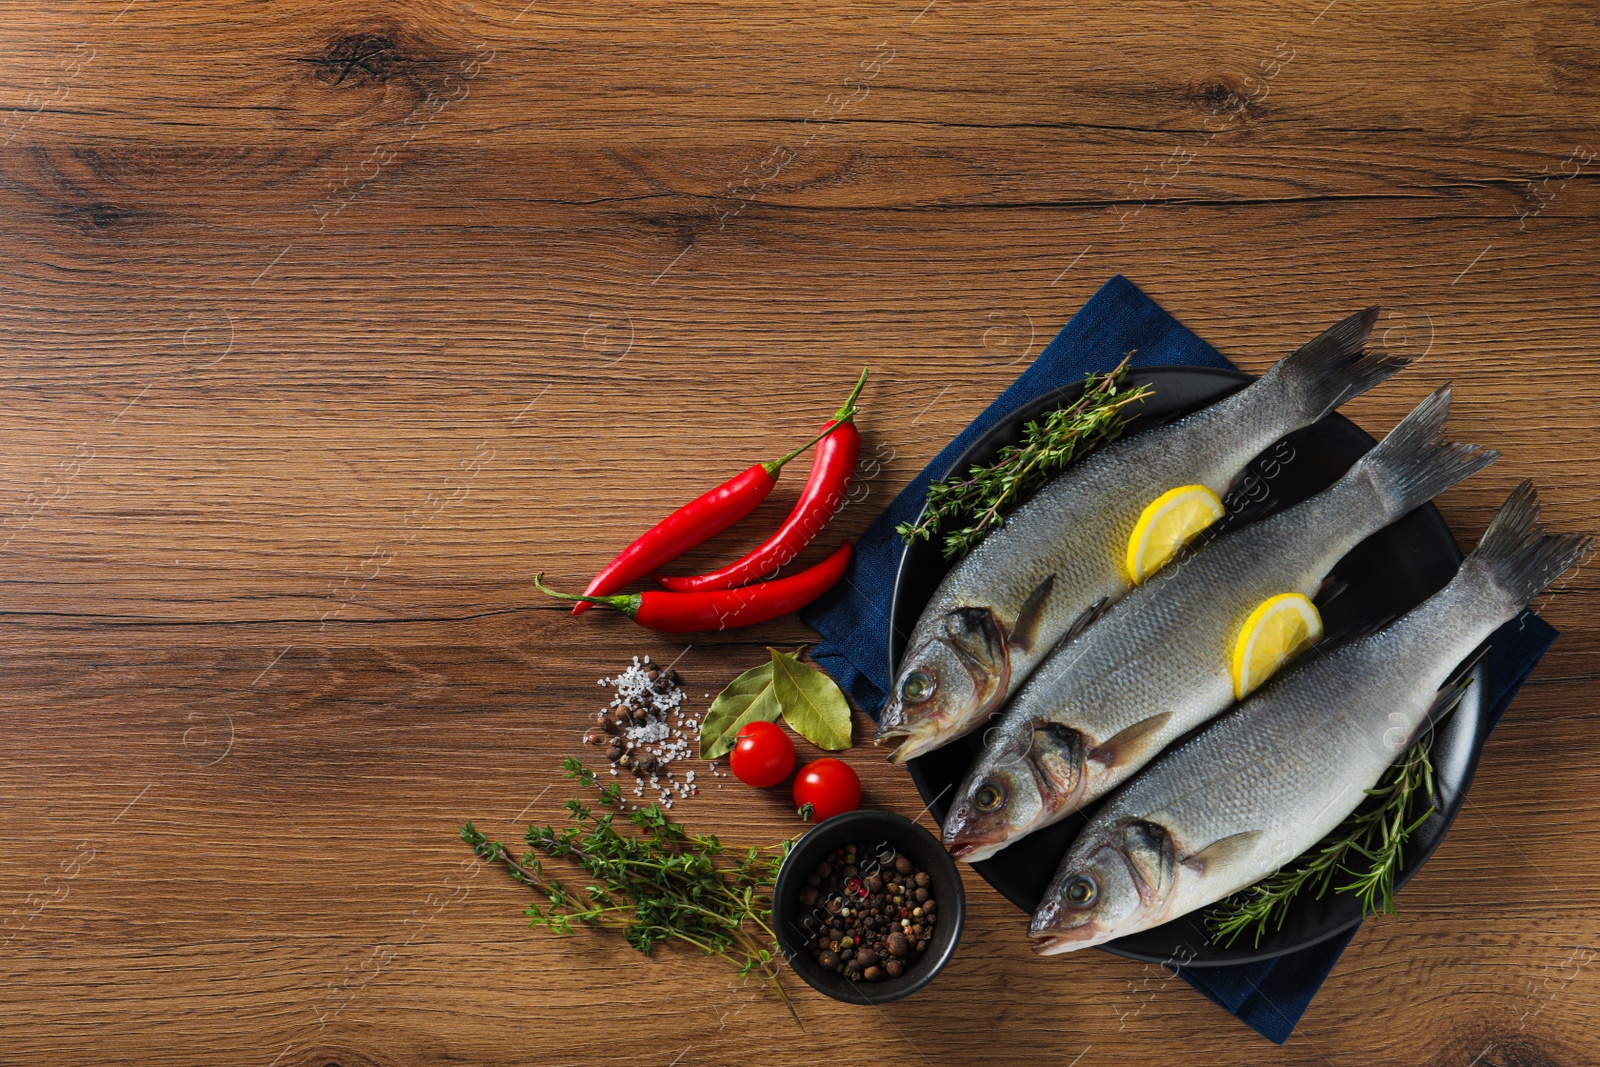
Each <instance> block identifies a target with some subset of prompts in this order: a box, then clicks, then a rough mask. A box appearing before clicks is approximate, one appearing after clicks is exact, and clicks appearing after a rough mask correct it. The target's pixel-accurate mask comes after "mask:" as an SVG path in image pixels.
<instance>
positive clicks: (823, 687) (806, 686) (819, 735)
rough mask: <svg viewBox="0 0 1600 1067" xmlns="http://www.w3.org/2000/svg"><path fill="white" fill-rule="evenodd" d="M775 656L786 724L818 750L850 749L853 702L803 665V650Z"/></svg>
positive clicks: (776, 689) (776, 680)
mask: <svg viewBox="0 0 1600 1067" xmlns="http://www.w3.org/2000/svg"><path fill="white" fill-rule="evenodd" d="M767 651H768V652H770V653H772V663H771V665H770V666H771V670H772V688H773V691H774V692H775V693H776V695H777V698H778V704H779V705H780V706H781V707H782V708H783V721H784V722H786V723H788V724H789V727H790V728H791V729H792V730H794V732H795V733H797V734H799V735H800V736H801V737H803V738H805V739H806V740H807V741H810V742H811V743H812V744H813V745H816V746H817V747H818V748H826V749H830V750H832V751H835V752H837V751H839V750H840V749H845V748H849V747H850V703H849V701H847V700H845V698H844V693H843V691H841V690H840V689H839V686H838V684H837V683H836V682H835V681H834V680H833V679H832V678H829V677H828V676H827V675H826V674H824V673H823V672H822V671H820V670H818V669H817V668H815V667H813V666H811V664H809V663H803V662H801V660H800V653H799V651H796V652H792V653H791V652H779V651H778V650H777V649H775V648H768V649H767Z"/></svg>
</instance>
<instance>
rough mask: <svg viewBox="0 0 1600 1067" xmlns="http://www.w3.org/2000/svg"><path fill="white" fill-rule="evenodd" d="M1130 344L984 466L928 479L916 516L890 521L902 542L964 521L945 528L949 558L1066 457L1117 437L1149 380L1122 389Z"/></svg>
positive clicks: (1001, 519)
mask: <svg viewBox="0 0 1600 1067" xmlns="http://www.w3.org/2000/svg"><path fill="white" fill-rule="evenodd" d="M1132 358H1133V353H1132V352H1129V353H1128V354H1127V355H1126V356H1124V357H1123V360H1122V362H1121V363H1119V364H1117V366H1116V368H1115V369H1113V370H1111V371H1110V372H1108V373H1106V374H1091V375H1089V376H1088V377H1087V378H1085V379H1084V381H1083V392H1082V393H1081V394H1079V396H1078V399H1076V400H1074V401H1073V402H1072V403H1070V404H1068V405H1067V406H1065V407H1062V408H1057V409H1056V410H1055V411H1052V412H1050V413H1049V414H1047V415H1045V416H1044V418H1043V419H1035V420H1034V421H1032V422H1030V423H1028V424H1027V425H1026V426H1024V427H1023V429H1022V443H1021V444H1020V445H1006V446H1005V447H1004V448H1002V449H1001V450H1000V453H999V455H997V456H996V457H995V459H994V462H993V463H991V464H989V465H988V466H981V465H979V464H976V463H975V464H973V465H972V467H971V468H969V469H968V471H967V474H966V477H964V478H959V477H958V478H949V479H946V480H945V481H942V482H934V483H933V484H932V485H930V486H928V505H927V507H926V508H924V509H923V512H922V515H921V516H920V517H919V518H918V519H917V521H915V522H903V523H901V524H900V525H899V526H897V527H896V528H895V532H896V533H898V534H899V535H900V538H901V540H903V541H904V542H905V543H906V544H908V545H909V544H912V543H914V542H916V541H919V540H920V541H927V540H931V539H932V537H933V535H934V533H935V532H938V531H941V530H943V529H944V528H945V527H946V526H947V525H949V524H951V523H955V522H962V523H964V525H962V526H960V527H959V528H957V529H950V530H948V531H946V532H945V533H944V543H943V545H942V546H941V551H942V552H943V553H944V557H945V558H946V559H955V558H957V557H959V556H964V555H966V554H967V553H968V552H970V551H971V550H972V549H973V547H974V546H975V545H977V543H978V542H979V541H981V540H983V538H984V537H985V536H986V535H988V534H989V533H990V532H991V531H993V530H995V529H998V528H999V527H1001V526H1003V525H1005V521H1006V518H1005V517H1006V515H1007V513H1009V512H1010V511H1011V510H1012V509H1013V508H1015V507H1016V506H1017V505H1018V504H1021V503H1022V502H1023V501H1024V500H1026V499H1027V498H1028V497H1029V496H1030V495H1031V494H1032V493H1034V492H1035V491H1036V490H1037V489H1038V488H1039V487H1040V486H1042V485H1044V483H1045V482H1047V481H1049V480H1050V479H1051V478H1052V477H1054V476H1055V475H1056V474H1058V473H1060V472H1061V471H1062V470H1064V469H1065V468H1066V467H1067V465H1068V464H1070V463H1072V462H1073V461H1074V460H1076V459H1078V458H1079V457H1081V456H1082V455H1083V454H1084V453H1086V452H1088V451H1089V450H1090V449H1092V448H1094V447H1095V446H1097V445H1101V444H1104V443H1105V442H1107V441H1114V440H1116V439H1117V437H1118V436H1120V435H1121V433H1122V428H1123V426H1124V425H1125V424H1126V422H1127V416H1125V415H1124V414H1123V412H1122V409H1123V408H1125V407H1127V406H1128V405H1129V404H1132V403H1134V402H1135V401H1137V400H1141V399H1143V398H1144V397H1146V396H1148V395H1149V394H1150V392H1151V390H1150V386H1148V385H1141V386H1139V387H1138V388H1137V389H1133V390H1129V391H1126V392H1120V391H1119V386H1120V385H1121V384H1122V380H1123V378H1124V377H1125V376H1126V373H1127V369H1128V361H1129V360H1130V359H1132Z"/></svg>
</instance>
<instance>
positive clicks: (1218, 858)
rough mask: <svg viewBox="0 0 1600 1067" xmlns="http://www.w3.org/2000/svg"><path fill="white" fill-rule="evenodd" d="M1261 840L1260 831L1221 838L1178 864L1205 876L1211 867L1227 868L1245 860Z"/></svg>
mask: <svg viewBox="0 0 1600 1067" xmlns="http://www.w3.org/2000/svg"><path fill="white" fill-rule="evenodd" d="M1260 839H1261V831H1260V830H1245V831H1244V832H1242V833H1237V834H1229V835H1228V836H1227V837H1219V838H1218V839H1217V840H1215V841H1213V842H1211V844H1209V845H1207V846H1206V847H1205V848H1203V849H1201V850H1200V851H1199V852H1191V853H1189V854H1188V855H1187V856H1184V857H1183V858H1182V859H1180V860H1179V861H1178V862H1179V863H1181V864H1183V865H1184V866H1185V867H1187V868H1189V869H1190V870H1191V871H1194V872H1195V873H1196V874H1202V875H1203V874H1205V873H1206V871H1207V869H1209V868H1211V867H1215V866H1219V865H1221V866H1226V865H1227V864H1228V863H1229V862H1230V861H1232V860H1236V859H1242V858H1244V857H1245V856H1246V855H1248V854H1249V853H1250V852H1251V851H1252V850H1253V849H1254V848H1255V847H1256V842H1257V841H1259V840H1260Z"/></svg>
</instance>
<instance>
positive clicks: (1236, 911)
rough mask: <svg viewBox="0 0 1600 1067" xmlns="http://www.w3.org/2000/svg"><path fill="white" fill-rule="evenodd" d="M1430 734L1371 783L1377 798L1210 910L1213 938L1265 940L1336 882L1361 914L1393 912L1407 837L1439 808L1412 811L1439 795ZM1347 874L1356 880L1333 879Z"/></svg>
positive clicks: (1370, 793)
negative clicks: (1295, 908)
mask: <svg viewBox="0 0 1600 1067" xmlns="http://www.w3.org/2000/svg"><path fill="white" fill-rule="evenodd" d="M1432 741H1433V735H1432V733H1431V732H1429V733H1427V734H1424V735H1423V736H1422V737H1421V738H1420V739H1418V740H1417V741H1416V742H1415V743H1414V744H1413V745H1412V746H1411V747H1410V748H1409V749H1407V750H1406V752H1405V754H1404V755H1403V756H1401V757H1400V759H1399V760H1398V761H1397V762H1396V763H1394V764H1393V765H1392V766H1391V767H1390V768H1389V769H1388V770H1387V771H1386V772H1384V776H1383V778H1382V779H1380V780H1379V782H1378V786H1377V788H1375V789H1369V790H1367V795H1368V796H1369V797H1372V798H1373V799H1372V800H1371V801H1369V802H1368V803H1366V804H1363V805H1362V806H1361V807H1360V808H1357V809H1356V810H1355V811H1354V812H1353V813H1351V815H1350V817H1349V818H1347V819H1345V821H1344V822H1342V823H1340V824H1339V825H1338V826H1337V827H1336V828H1335V829H1334V830H1333V832H1332V833H1330V834H1329V835H1328V836H1327V837H1325V838H1323V839H1322V840H1321V841H1320V842H1318V843H1317V844H1315V845H1313V846H1312V847H1311V848H1310V849H1309V850H1308V851H1306V852H1305V853H1303V854H1302V855H1301V856H1300V857H1299V858H1297V859H1295V860H1292V861H1290V862H1289V863H1288V864H1286V865H1285V866H1283V867H1282V868H1280V869H1279V870H1278V871H1276V872H1275V873H1273V874H1270V875H1268V876H1267V877H1266V878H1263V879H1262V880H1261V881H1259V882H1257V883H1255V884H1254V885H1252V886H1248V887H1246V888H1245V889H1243V890H1241V891H1240V892H1238V893H1236V894H1234V895H1233V896H1231V897H1229V898H1227V899H1226V900H1223V901H1219V902H1218V903H1216V904H1213V905H1212V906H1211V907H1210V908H1209V909H1208V910H1207V911H1205V912H1204V913H1203V915H1204V918H1205V920H1206V924H1207V926H1208V927H1209V928H1210V932H1211V939H1212V941H1213V942H1214V943H1216V944H1220V945H1223V946H1228V945H1232V944H1233V943H1234V942H1235V941H1237V940H1238V939H1239V938H1240V937H1241V936H1244V935H1245V934H1249V935H1251V936H1252V938H1253V944H1254V945H1256V946H1257V947H1259V946H1260V944H1261V938H1262V936H1263V935H1265V934H1266V933H1267V932H1268V931H1269V929H1271V930H1280V929H1282V928H1283V924H1284V921H1285V920H1286V919H1287V918H1288V916H1289V905H1290V904H1292V903H1293V902H1294V900H1295V899H1296V898H1297V897H1298V896H1299V894H1301V893H1303V892H1305V891H1307V890H1314V891H1315V896H1316V898H1317V899H1319V900H1320V899H1321V898H1322V897H1323V895H1324V894H1326V893H1327V892H1328V890H1329V889H1330V888H1332V889H1333V890H1334V891H1335V892H1338V893H1349V892H1353V893H1355V894H1356V895H1357V896H1359V897H1360V898H1361V913H1362V916H1363V917H1365V916H1367V915H1373V914H1376V913H1378V912H1391V913H1392V912H1393V911H1394V910H1395V906H1394V880H1395V876H1396V875H1397V874H1398V873H1399V871H1400V868H1401V866H1402V865H1403V862H1404V859H1405V856H1404V850H1405V845H1406V842H1407V841H1408V840H1410V838H1411V835H1412V834H1413V833H1415V832H1416V830H1417V828H1418V827H1419V826H1421V825H1422V824H1423V823H1424V822H1426V821H1427V819H1428V817H1429V816H1431V815H1432V814H1433V812H1434V806H1433V805H1432V804H1431V803H1430V804H1429V805H1428V807H1427V809H1426V810H1425V811H1423V812H1422V813H1421V814H1419V815H1416V816H1415V818H1413V817H1412V812H1413V811H1415V809H1416V808H1417V807H1419V806H1420V805H1421V803H1422V802H1423V801H1425V800H1431V798H1432V795H1433V761H1432V760H1431V759H1430V758H1429V753H1428V749H1429V746H1430V745H1431V743H1432ZM1353 857H1359V859H1356V858H1353ZM1361 860H1365V861H1366V862H1365V863H1362V862H1360V861H1361ZM1341 874H1343V875H1346V876H1348V877H1350V878H1353V879H1354V881H1352V882H1350V883H1348V884H1344V885H1337V886H1335V885H1334V880H1335V879H1336V878H1338V877H1339V876H1340V875H1341Z"/></svg>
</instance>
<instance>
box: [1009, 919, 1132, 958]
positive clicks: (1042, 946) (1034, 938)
mask: <svg viewBox="0 0 1600 1067" xmlns="http://www.w3.org/2000/svg"><path fill="white" fill-rule="evenodd" d="M1109 940H1111V935H1110V934H1109V933H1107V932H1106V931H1104V930H1102V929H1100V927H1099V925H1098V924H1096V923H1085V924H1084V925H1082V926H1074V927H1071V928H1069V929H1066V930H1046V931H1043V932H1041V933H1037V934H1029V935H1028V941H1029V942H1030V947H1031V948H1032V949H1033V951H1034V952H1035V953H1037V954H1038V955H1040V956H1059V955H1060V954H1061V953H1063V952H1075V951H1077V950H1078V949H1080V948H1090V947H1091V946H1094V945H1098V944H1100V943H1101V942H1102V941H1109Z"/></svg>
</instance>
